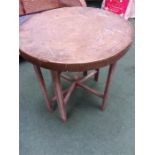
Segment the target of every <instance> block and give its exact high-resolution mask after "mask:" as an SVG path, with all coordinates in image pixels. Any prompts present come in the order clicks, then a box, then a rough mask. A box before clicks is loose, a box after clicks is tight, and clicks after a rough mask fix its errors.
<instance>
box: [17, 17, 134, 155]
mask: <svg viewBox="0 0 155 155" xmlns="http://www.w3.org/2000/svg"><path fill="white" fill-rule="evenodd" d="M130 21H131V23H132V24H133V25H134V20H130ZM134 48H135V47H134V42H133V44H132V46H131V48H130V49H129V51H128V53H127V54H126V55H125V56H124V57H123V58H122V59H121V60H120V61H119V62H118V64H117V68H116V72H115V74H114V78H113V81H112V85H111V88H110V94H109V95H110V96H109V100H108V106H107V108H106V110H105V111H104V112H101V111H100V110H98V105H100V104H101V99H100V98H97V97H96V96H94V95H92V94H89V93H87V92H85V91H84V90H82V89H77V90H76V91H75V92H74V93H73V95H72V96H71V98H70V100H69V103H68V107H67V112H68V116H69V118H68V121H67V123H66V124H64V123H62V122H61V121H60V119H59V113H58V110H56V111H55V112H54V113H49V112H48V111H47V109H46V106H45V102H44V99H43V96H42V94H41V91H40V88H39V84H38V81H37V80H36V78H35V75H34V71H33V68H32V65H31V64H29V63H27V62H20V67H19V69H20V70H19V74H20V80H19V85H20V88H19V89H20V92H19V96H20V106H19V107H20V155H134V146H135V144H134V80H135V78H134V77H135V71H134V68H135V52H134ZM43 73H44V75H45V79H46V82H47V86H48V90H49V91H50V92H51V93H53V91H52V82H51V78H50V74H49V72H48V71H47V70H43ZM106 73H107V68H104V69H102V70H101V74H100V78H99V82H98V83H95V82H93V81H89V82H87V83H88V84H89V85H90V86H91V87H94V88H96V89H100V90H103V86H104V81H105V78H106ZM63 85H64V87H67V86H68V83H65V82H63Z"/></svg>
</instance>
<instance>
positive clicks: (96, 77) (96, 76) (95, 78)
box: [94, 69, 100, 82]
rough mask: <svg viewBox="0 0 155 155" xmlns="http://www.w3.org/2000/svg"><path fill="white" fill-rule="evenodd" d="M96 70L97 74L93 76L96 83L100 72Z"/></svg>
mask: <svg viewBox="0 0 155 155" xmlns="http://www.w3.org/2000/svg"><path fill="white" fill-rule="evenodd" d="M96 70H97V73H96V74H95V77H94V80H95V81H96V82H97V81H98V78H99V73H100V70H99V69H96Z"/></svg>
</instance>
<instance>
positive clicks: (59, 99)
mask: <svg viewBox="0 0 155 155" xmlns="http://www.w3.org/2000/svg"><path fill="white" fill-rule="evenodd" d="M51 76H52V79H53V85H54V90H55V94H56V97H57V103H58V108H59V112H60V115H61V119H62V121H63V122H66V121H67V115H66V111H65V104H64V97H63V94H62V88H61V81H60V73H59V72H58V71H51Z"/></svg>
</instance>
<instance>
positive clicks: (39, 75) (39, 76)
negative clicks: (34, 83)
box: [33, 65, 53, 112]
mask: <svg viewBox="0 0 155 155" xmlns="http://www.w3.org/2000/svg"><path fill="white" fill-rule="evenodd" d="M33 67H34V71H35V74H36V77H37V79H38V81H39V84H40V87H41V91H42V93H43V96H44V99H45V102H46V106H47V108H48V111H49V112H52V111H53V109H52V105H51V103H50V100H49V97H48V93H47V89H46V85H45V81H44V78H43V75H42V72H41V69H40V67H39V66H37V65H33Z"/></svg>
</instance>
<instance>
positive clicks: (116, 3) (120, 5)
mask: <svg viewBox="0 0 155 155" xmlns="http://www.w3.org/2000/svg"><path fill="white" fill-rule="evenodd" d="M128 3H129V0H105V5H104V9H105V10H108V11H112V12H114V13H117V14H119V15H124V14H125V12H126V10H127V6H128Z"/></svg>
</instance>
